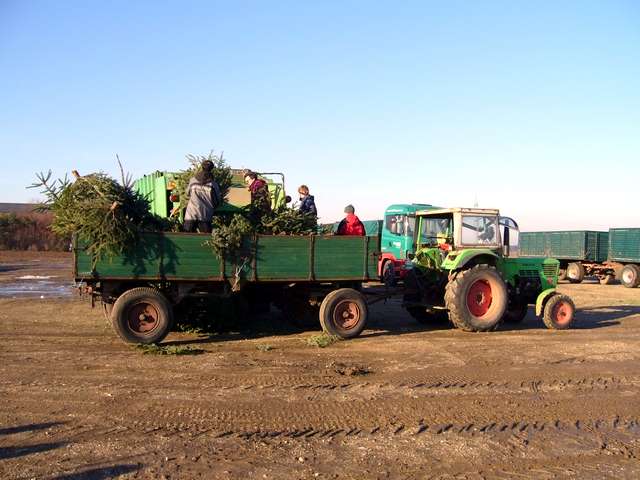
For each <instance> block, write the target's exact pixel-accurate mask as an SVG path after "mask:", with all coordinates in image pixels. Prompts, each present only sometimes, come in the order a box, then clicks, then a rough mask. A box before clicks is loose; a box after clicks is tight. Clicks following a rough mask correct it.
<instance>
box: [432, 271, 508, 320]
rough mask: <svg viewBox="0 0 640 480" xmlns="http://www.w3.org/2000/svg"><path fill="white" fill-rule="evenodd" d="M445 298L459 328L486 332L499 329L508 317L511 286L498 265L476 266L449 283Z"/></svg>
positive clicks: (452, 318)
mask: <svg viewBox="0 0 640 480" xmlns="http://www.w3.org/2000/svg"><path fill="white" fill-rule="evenodd" d="M444 299H445V304H446V306H447V308H448V310H449V319H450V320H451V322H452V323H453V324H454V325H455V326H456V327H457V328H459V329H461V330H465V331H468V332H486V331H489V330H494V329H495V328H497V327H498V325H499V324H500V321H501V320H502V318H503V316H504V313H505V311H506V309H507V303H508V299H507V287H506V285H505V283H504V280H502V277H501V276H500V274H499V273H498V272H497V271H496V269H495V268H494V267H491V266H489V265H476V266H475V267H473V268H472V269H470V270H464V271H462V272H460V273H458V274H457V275H456V276H455V277H454V278H453V279H452V280H450V281H449V283H447V287H446V291H445V296H444Z"/></svg>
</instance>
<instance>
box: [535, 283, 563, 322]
mask: <svg viewBox="0 0 640 480" xmlns="http://www.w3.org/2000/svg"><path fill="white" fill-rule="evenodd" d="M557 294H558V292H557V291H556V289H555V288H547V289H546V290H543V291H542V293H540V294H539V295H538V298H537V299H536V316H538V317H539V316H540V315H542V311H543V310H544V305H545V304H546V303H547V300H549V299H550V298H551V297H553V296H554V295H557Z"/></svg>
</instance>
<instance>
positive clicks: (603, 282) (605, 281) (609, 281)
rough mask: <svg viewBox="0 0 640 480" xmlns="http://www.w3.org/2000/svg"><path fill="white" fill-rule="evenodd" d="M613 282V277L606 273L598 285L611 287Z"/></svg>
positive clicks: (614, 278)
mask: <svg viewBox="0 0 640 480" xmlns="http://www.w3.org/2000/svg"><path fill="white" fill-rule="evenodd" d="M615 280H616V277H615V275H612V274H610V273H608V274H606V275H605V276H604V277H602V278H600V285H613V283H614V282H615Z"/></svg>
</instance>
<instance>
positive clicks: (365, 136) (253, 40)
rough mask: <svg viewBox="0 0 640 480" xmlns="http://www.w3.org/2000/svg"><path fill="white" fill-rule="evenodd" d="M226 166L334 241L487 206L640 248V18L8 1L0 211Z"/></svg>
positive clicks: (630, 8) (606, 5)
mask: <svg viewBox="0 0 640 480" xmlns="http://www.w3.org/2000/svg"><path fill="white" fill-rule="evenodd" d="M212 148H213V149H216V150H224V151H225V154H226V156H227V158H228V159H229V160H230V162H231V163H232V164H233V166H237V167H251V168H254V169H256V170H262V171H283V172H284V173H285V174H286V177H287V181H288V184H289V187H290V188H289V190H290V191H291V192H292V193H294V192H295V190H294V188H295V186H297V185H298V184H300V183H306V184H308V185H309V186H310V188H311V190H312V193H313V194H315V196H316V201H317V204H318V209H319V213H320V215H321V217H322V219H323V220H325V221H330V220H333V219H335V218H338V217H340V216H341V215H342V213H341V212H342V208H343V206H344V205H346V204H347V203H353V204H354V205H355V206H356V210H357V212H356V213H359V214H360V216H361V217H362V218H376V217H380V216H381V215H382V211H383V209H384V207H385V205H386V204H388V203H392V202H411V201H414V202H429V203H433V204H438V205H443V206H471V205H473V203H474V202H475V200H476V198H477V200H478V203H479V205H480V206H483V207H498V208H500V209H501V210H502V211H503V212H504V213H505V214H510V215H512V216H513V217H514V218H516V219H517V220H519V221H520V224H521V226H522V227H523V229H526V230H531V229H544V228H607V227H609V226H629V225H634V226H640V213H639V211H638V204H639V203H640V202H639V198H640V197H639V191H640V2H637V1H607V2H602V1H597V2H589V1H575V2H572V1H566V2H556V1H550V2H543V1H536V2H521V1H503V2H472V1H465V2H427V1H416V2H387V3H382V2H370V1H362V2H352V1H338V2H300V1H291V2H276V1H274V2H266V1H262V2H257V1H256V2H229V1H227V2H213V1H202V2H178V1H175V2H164V1H153V2H151V1H150V2H143V1H135V2H131V1H109V2H98V1H94V2H92V1H82V2H75V1H64V2H54V1H19V0H0V161H1V162H2V166H3V169H2V171H3V174H2V176H1V177H0V202H2V201H5V202H11V201H14V202H20V201H28V200H31V199H33V198H35V197H36V195H35V192H34V191H32V190H25V189H24V186H25V185H27V184H29V183H31V181H32V179H33V174H34V172H36V171H39V170H47V169H49V168H51V169H52V170H53V171H54V173H55V174H57V175H64V173H65V172H68V171H70V170H71V169H74V168H75V169H78V170H79V171H80V172H81V173H87V172H90V171H96V170H104V171H106V172H109V173H113V174H115V173H116V172H117V165H116V163H115V154H116V153H118V154H119V155H120V158H121V159H122V160H123V162H124V163H125V167H126V168H127V169H128V170H129V171H130V172H131V173H132V174H134V175H135V176H139V175H142V174H144V173H146V172H150V171H154V170H158V169H160V170H162V169H168V170H175V169H179V168H182V167H183V166H184V165H185V162H184V155H185V154H187V153H206V152H207V151H208V150H210V149H212Z"/></svg>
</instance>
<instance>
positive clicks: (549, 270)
mask: <svg viewBox="0 0 640 480" xmlns="http://www.w3.org/2000/svg"><path fill="white" fill-rule="evenodd" d="M542 271H543V272H544V276H545V277H555V276H556V275H557V274H558V265H553V264H551V265H548V264H545V265H543V266H542Z"/></svg>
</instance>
